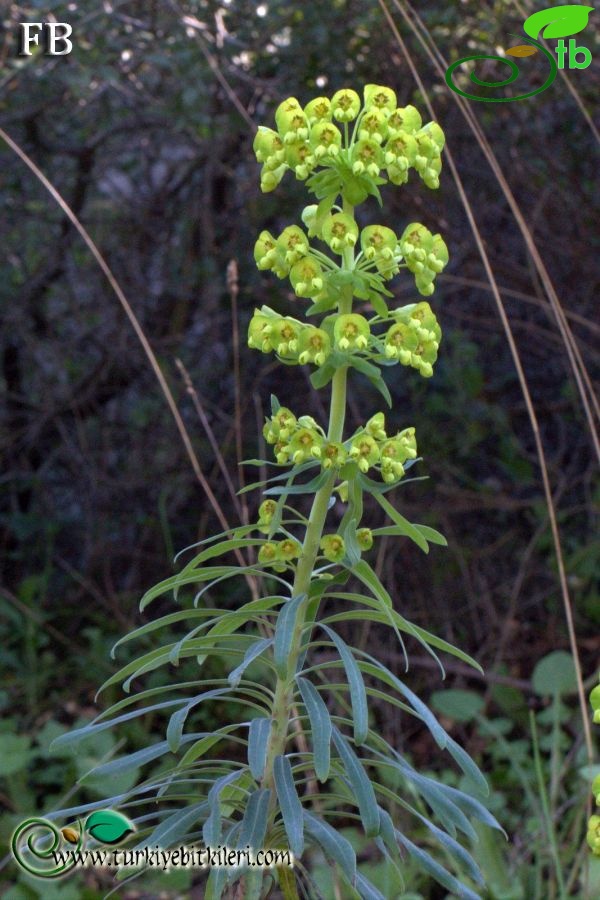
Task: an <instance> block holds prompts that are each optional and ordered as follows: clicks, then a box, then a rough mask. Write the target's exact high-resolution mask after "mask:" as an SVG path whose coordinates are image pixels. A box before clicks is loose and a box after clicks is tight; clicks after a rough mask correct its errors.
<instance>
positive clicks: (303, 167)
mask: <svg viewBox="0 0 600 900" xmlns="http://www.w3.org/2000/svg"><path fill="white" fill-rule="evenodd" d="M285 161H286V163H287V165H288V166H289V167H290V169H291V170H292V172H293V173H294V175H295V176H296V178H298V179H299V180H300V181H304V180H305V179H306V178H308V176H309V175H310V173H311V172H312V170H313V169H314V167H315V165H316V164H317V160H316V158H315V157H314V156H313V154H312V151H311V148H310V146H309V145H308V144H307V143H306V142H305V141H294V142H293V143H289V144H287V145H286V149H285Z"/></svg>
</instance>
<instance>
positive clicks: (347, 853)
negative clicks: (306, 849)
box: [303, 810, 356, 884]
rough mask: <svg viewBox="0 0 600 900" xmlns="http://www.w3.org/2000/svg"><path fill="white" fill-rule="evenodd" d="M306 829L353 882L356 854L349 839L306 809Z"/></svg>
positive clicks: (304, 814)
mask: <svg viewBox="0 0 600 900" xmlns="http://www.w3.org/2000/svg"><path fill="white" fill-rule="evenodd" d="M303 816H304V829H305V831H307V832H308V834H309V835H310V836H311V837H312V839H313V840H314V842H315V843H316V844H318V846H319V847H321V849H322V850H323V852H324V853H325V855H326V856H328V857H329V858H330V859H332V860H333V861H334V862H336V863H337V864H338V866H339V867H340V868H341V870H342V872H343V873H344V875H345V876H346V878H347V879H348V881H349V882H350V883H351V884H352V883H353V882H354V881H355V879H356V854H355V852H354V849H353V847H352V844H351V843H350V841H349V840H347V839H346V838H345V837H343V836H342V835H341V834H340V833H339V831H336V830H335V828H332V827H331V825H329V824H328V823H327V822H324V821H323V819H319V818H317V816H314V815H313V814H312V813H309V812H307V811H306V810H304V813H303Z"/></svg>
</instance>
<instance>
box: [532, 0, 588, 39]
mask: <svg viewBox="0 0 600 900" xmlns="http://www.w3.org/2000/svg"><path fill="white" fill-rule="evenodd" d="M593 9H594V7H593V6H580V5H579V4H573V3H567V4H565V5H564V6H552V7H550V9H540V10H538V12H536V13H533V15H532V16H529V17H528V18H527V19H525V22H524V24H523V30H524V31H525V34H528V35H529V37H531V38H537V37H539V35H540V32H541V36H542V37H544V38H548V39H550V38H562V37H569V36H570V35H572V34H579V32H580V31H583V29H584V28H585V27H586V25H587V23H588V18H589V15H590V13H591V12H592V11H593ZM542 29H543V31H542Z"/></svg>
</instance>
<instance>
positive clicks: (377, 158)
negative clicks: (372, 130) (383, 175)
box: [351, 139, 383, 178]
mask: <svg viewBox="0 0 600 900" xmlns="http://www.w3.org/2000/svg"><path fill="white" fill-rule="evenodd" d="M351 162H352V171H353V173H354V174H355V175H364V174H366V175H370V176H371V178H376V177H377V176H378V175H379V172H380V171H381V167H382V165H383V153H382V150H381V147H380V146H379V144H378V143H377V141H374V140H370V139H368V140H361V141H357V142H356V144H355V145H354V147H353V148H352V157H351Z"/></svg>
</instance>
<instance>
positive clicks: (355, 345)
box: [333, 313, 371, 350]
mask: <svg viewBox="0 0 600 900" xmlns="http://www.w3.org/2000/svg"><path fill="white" fill-rule="evenodd" d="M370 334H371V331H370V328H369V323H368V322H367V320H366V319H365V317H364V316H361V315H359V314H358V313H347V314H344V315H341V316H338V317H337V318H336V320H335V323H334V326H333V337H334V341H335V344H336V346H337V347H339V349H340V350H364V349H365V348H366V347H367V346H368V343H369V337H370Z"/></svg>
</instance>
